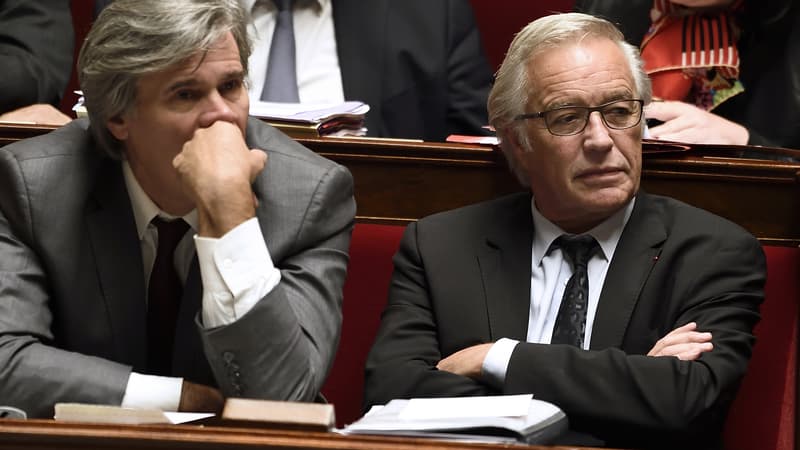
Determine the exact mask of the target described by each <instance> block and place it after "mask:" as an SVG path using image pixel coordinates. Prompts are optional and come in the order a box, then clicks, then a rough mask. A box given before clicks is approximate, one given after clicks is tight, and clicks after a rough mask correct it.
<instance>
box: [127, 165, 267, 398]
mask: <svg viewBox="0 0 800 450" xmlns="http://www.w3.org/2000/svg"><path fill="white" fill-rule="evenodd" d="M122 171H123V175H124V178H125V186H126V188H127V190H128V197H129V198H130V201H131V206H132V208H133V217H134V220H135V221H136V230H137V232H138V235H139V240H140V243H141V249H142V264H143V266H144V274H142V275H143V277H144V283H145V286H147V285H148V283H149V280H150V272H151V271H152V268H153V263H154V261H155V257H156V248H157V245H158V232H157V230H156V227H155V225H153V224H152V223H150V222H151V221H152V220H153V218H154V217H156V216H160V217H162V218H165V219H167V220H169V219H175V218H176V217H174V216H170V215H169V214H167V213H165V212H163V211H161V210H160V209H159V208H158V206H156V204H155V203H153V201H152V200H151V199H150V197H148V196H147V194H146V193H145V192H144V190H143V189H142V187H141V186H140V185H139V183H138V181H137V180H136V177H135V176H134V175H133V171H132V170H131V167H130V164H128V162H127V161H123V163H122ZM183 220H185V221H186V223H188V224H189V226H190V227H191V229H190V230H189V231H187V232H186V235H185V236H184V237H183V238H182V239H181V241H180V242H179V243H178V246H177V247H176V249H175V254H174V261H175V269H176V271H177V272H178V276H179V278H180V280H181V282H182V283H183V284H185V283H186V278H187V277H188V274H189V268H190V266H191V263H192V259H193V257H194V254H195V248H196V249H197V260H198V263H199V266H200V274H201V278H202V282H203V300H202V314H201V317H202V320H203V326H204V327H205V328H207V329H208V328H214V327H219V326H223V325H227V324H230V323H233V322H235V321H236V320H237V319H238V318H239V317H242V316H243V315H244V314H246V313H247V312H248V311H250V309H251V308H252V307H253V306H255V304H256V303H257V302H258V301H259V300H260V299H261V298H263V297H264V296H265V295H267V294H268V293H269V292H270V291H272V289H273V288H274V287H275V286H277V284H278V283H279V282H280V279H281V274H280V271H279V270H278V269H277V268H275V265H274V264H273V263H272V257H271V256H270V254H269V251H268V250H267V246H266V244H265V243H264V237H263V235H262V234H261V229H260V227H259V225H258V220H257V219H256V218H252V219H250V220H247V221H246V222H243V223H241V224H239V225H238V226H237V227H236V228H234V229H232V230H230V231H229V232H228V233H226V234H225V235H224V236H222V237H221V238H219V239H215V238H206V237H200V236H197V235H196V234H195V230H197V211H196V210H192V211H191V212H189V213H188V214H186V215H185V216H183ZM182 384H183V379H182V378H173V377H162V376H155V375H144V374H139V373H136V372H132V373H131V376H130V378H129V379H128V384H127V386H126V389H125V395H124V396H123V398H122V406H124V407H135V408H157V409H161V410H164V411H176V410H177V409H178V404H179V403H180V398H181V387H182Z"/></svg>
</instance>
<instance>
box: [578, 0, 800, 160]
mask: <svg viewBox="0 0 800 450" xmlns="http://www.w3.org/2000/svg"><path fill="white" fill-rule="evenodd" d="M656 6H658V7H660V8H661V9H662V10H663V9H667V10H668V11H670V14H669V15H668V16H667V17H664V18H662V19H661V21H660V22H659V24H661V23H664V22H666V23H667V24H669V23H675V24H676V26H682V25H683V24H682V23H681V21H682V20H688V21H689V22H688V23H689V24H691V23H692V22H691V21H692V19H693V18H698V19H696V20H697V21H696V23H700V20H699V19H700V18H702V19H703V21H704V22H703V24H704V25H703V26H705V27H708V25H705V24H708V23H710V22H711V21H714V20H717V19H716V18H717V17H721V16H723V15H727V16H728V18H729V21H730V24H729V25H728V26H729V27H730V29H731V30H732V33H731V34H732V35H733V36H735V48H736V50H737V52H738V58H736V60H735V62H736V63H737V65H738V68H737V72H738V75H737V76H736V77H734V78H732V79H733V80H735V81H739V82H740V83H739V84H740V89H739V87H737V90H735V91H733V93H734V94H735V95H732V96H730V97H729V98H727V99H725V100H724V101H722V102H719V103H718V104H717V105H715V106H714V107H713V109H710V110H707V109H708V106H710V105H708V106H705V107H703V106H702V105H703V103H706V104H708V103H709V100H708V99H709V98H710V97H711V96H710V95H709V89H707V88H706V89H703V88H700V89H698V88H696V87H695V88H694V89H692V91H691V92H690V95H688V96H686V97H684V98H670V97H669V96H664V99H665V100H671V101H664V102H654V103H653V104H652V105H651V106H650V108H648V110H647V111H645V115H646V116H647V117H648V118H654V119H658V120H660V121H663V122H665V123H664V124H663V125H661V126H657V127H653V128H651V132H652V135H653V137H656V138H660V139H667V140H675V141H684V142H691V143H709V144H737V145H744V144H748V145H766V146H772V147H787V148H793V149H800V58H797V55H798V54H800V3H798V2H797V1H794V0H758V1H755V0H744V1H743V0H735V1H734V0H672V1H665V0H658V1H657V2H654V1H653V0H577V1H576V2H575V8H576V10H578V11H581V12H585V13H589V14H593V15H597V16H600V17H604V18H606V19H608V20H610V21H612V22H614V23H616V24H618V26H619V27H620V29H622V31H623V32H624V33H625V37H626V38H627V40H628V42H630V43H631V44H633V45H636V46H640V45H643V44H642V42H643V39H649V40H650V42H655V40H656V39H657V38H658V36H659V34H660V33H656V34H655V35H651V34H649V33H648V29H652V28H651V19H650V18H651V17H652V16H653V15H652V13H651V10H653V9H654V8H655V7H656ZM684 17H687V19H684ZM661 29H668V28H667V27H666V26H664V27H661ZM710 30H712V32H713V30H714V28H710ZM661 34H665V35H666V34H667V33H661ZM646 36H647V37H646ZM707 36H708V35H707ZM714 37H715V38H716V35H714ZM672 41H673V42H672V46H670V45H669V43H667V44H666V45H664V46H661V47H657V46H656V45H653V44H648V45H650V46H652V47H656V48H657V49H658V50H654V51H653V52H654V54H655V55H657V56H658V58H653V56H654V54H650V55H648V54H647V53H645V54H644V56H643V57H644V58H645V60H647V59H648V58H651V59H653V60H655V59H663V60H669V57H668V56H666V55H665V54H664V53H666V52H667V51H668V49H669V48H670V47H672V48H675V49H678V50H680V48H679V47H678V46H679V45H680V38H677V39H673V40H672ZM697 42H698V46H699V45H703V44H702V43H703V40H700V39H698V40H697ZM715 42H717V39H713V40H710V41H708V42H707V43H706V45H711V43H715ZM645 48H646V47H645ZM726 53H727V51H726ZM676 55H679V52H677V53H676ZM698 61H699V58H698ZM705 61H709V59H708V58H705ZM671 68H673V69H674V65H673V66H672V67H671ZM720 72H721V71H720V70H708V71H707V72H706V73H708V74H714V75H716V74H718V73H720ZM689 73H692V72H689ZM706 73H703V72H701V73H700V74H702V77H698V78H713V77H712V76H711V75H706ZM695 75H698V73H697V72H695ZM683 78H684V79H685V80H686V81H687V82H690V81H689V80H691V78H690V77H689V76H684V77H683ZM695 84H697V83H695ZM721 91H722V92H724V91H723V90H721ZM656 94H657V96H658V92H656ZM720 98H725V97H724V96H720ZM696 105H701V106H700V107H698V106H696Z"/></svg>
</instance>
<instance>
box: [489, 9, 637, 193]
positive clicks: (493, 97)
mask: <svg viewBox="0 0 800 450" xmlns="http://www.w3.org/2000/svg"><path fill="white" fill-rule="evenodd" d="M586 38H606V39H609V40H611V41H612V42H614V43H615V44H617V45H618V46H619V48H620V50H622V53H623V54H624V56H625V59H626V60H627V61H628V65H629V67H630V70H631V73H632V74H633V78H634V83H635V84H636V90H637V93H636V94H637V95H638V97H639V98H641V99H643V100H644V101H645V104H648V103H650V100H651V98H652V88H651V86H650V79H649V77H648V76H647V73H646V72H645V71H644V68H643V64H642V59H641V57H640V56H639V49H638V48H636V47H634V46H633V45H631V44H629V43H628V42H626V41H625V37H624V36H623V35H622V33H621V32H620V31H619V30H618V29H617V27H616V26H614V24H612V23H611V22H609V21H607V20H605V19H601V18H598V17H594V16H591V15H588V14H581V13H565V14H555V15H551V16H545V17H541V18H539V19H537V20H534V21H533V22H531V23H529V24H528V25H526V26H525V28H523V29H522V30H521V31H520V32H519V33H517V35H516V36H515V37H514V40H513V41H512V42H511V46H510V47H509V49H508V53H506V57H505V59H504V60H503V64H502V65H501V66H500V69H499V70H498V71H497V74H496V75H495V82H494V86H493V87H492V91H491V93H490V94H489V101H488V103H487V107H488V110H489V122H490V123H491V124H492V126H493V127H494V128H495V130H497V135H498V136H500V138H501V141H500V148H501V149H502V150H503V153H504V154H505V157H506V160H507V161H508V165H509V167H510V168H511V170H512V171H513V172H514V174H515V175H516V176H517V179H519V181H520V183H522V184H523V185H524V186H528V185H529V184H530V182H529V180H528V178H527V174H525V173H523V172H522V170H521V169H520V167H519V164H518V163H517V161H516V159H515V158H514V153H513V151H512V148H513V145H514V143H513V142H509V139H508V137H513V138H515V139H516V140H517V142H518V143H519V144H520V145H522V146H523V148H524V149H525V150H530V149H531V148H530V144H529V140H528V135H527V133H526V130H525V127H524V126H523V125H522V124H521V123H520V122H519V121H514V117H516V116H517V115H520V114H524V113H525V112H526V111H525V107H526V104H527V102H528V98H529V92H530V89H535V88H536V87H535V86H529V79H528V75H529V74H528V62H529V61H530V59H531V58H532V57H534V56H535V55H537V54H539V53H541V52H543V51H546V50H550V49H553V48H556V47H559V46H563V45H567V44H574V43H577V42H580V41H581V40H583V39H586ZM512 133H513V134H512Z"/></svg>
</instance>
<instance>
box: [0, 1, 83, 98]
mask: <svg viewBox="0 0 800 450" xmlns="http://www.w3.org/2000/svg"><path fill="white" fill-rule="evenodd" d="M2 4H3V5H4V6H3V7H2V8H1V9H0V60H2V61H3V76H2V77H0V113H4V112H7V111H11V110H14V109H17V108H21V107H23V106H27V105H31V104H35V103H50V104H52V105H54V106H56V107H57V106H58V103H59V101H60V100H61V95H62V93H63V92H64V89H65V88H66V85H67V82H68V81H69V77H70V73H71V69H72V53H73V41H74V35H73V30H72V18H71V15H70V2H69V1H67V0H8V1H5V2H3V3H2Z"/></svg>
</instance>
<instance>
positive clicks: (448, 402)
mask: <svg viewBox="0 0 800 450" xmlns="http://www.w3.org/2000/svg"><path fill="white" fill-rule="evenodd" d="M567 428H568V422H567V417H566V414H564V412H563V411H561V409H560V408H558V407H557V406H555V405H553V404H552V403H548V402H544V401H541V400H536V399H533V398H532V395H530V394H528V395H506V396H502V395H501V396H490V397H449V398H431V399H411V400H392V401H390V402H389V403H387V404H386V405H385V406H383V407H374V408H373V409H371V410H370V411H369V412H368V413H367V414H366V415H365V416H364V417H362V418H361V419H359V420H358V421H356V422H355V423H353V424H351V425H349V426H347V427H345V428H344V430H342V433H344V434H391V435H401V436H416V437H420V436H421V437H432V438H440V439H457V440H470V441H483V442H524V443H528V444H547V443H549V442H552V441H553V440H554V439H555V438H557V437H558V436H559V435H561V434H562V433H564V432H565V431H566V430H567Z"/></svg>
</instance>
